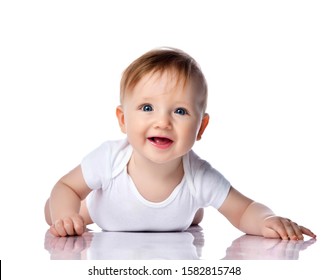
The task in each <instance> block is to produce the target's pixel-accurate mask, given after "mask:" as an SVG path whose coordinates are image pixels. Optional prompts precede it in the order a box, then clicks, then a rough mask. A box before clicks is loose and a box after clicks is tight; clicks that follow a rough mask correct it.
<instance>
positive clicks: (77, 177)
mask: <svg viewBox="0 0 327 280" xmlns="http://www.w3.org/2000/svg"><path fill="white" fill-rule="evenodd" d="M120 103H121V104H120V105H119V106H118V107H117V109H116V116H117V119H118V123H119V126H120V128H121V131H122V132H123V133H124V134H126V138H125V139H123V140H119V141H107V142H105V143H103V144H102V145H101V146H99V147H98V148H97V149H95V150H94V151H93V152H91V153H90V154H88V155H87V156H86V157H84V158H83V160H82V162H81V164H80V165H78V166H77V167H75V168H74V169H73V170H72V171H70V172H69V173H68V174H66V175H64V176H63V177H62V178H61V179H60V180H59V181H58V182H57V183H56V185H55V186H54V188H53V190H52V192H51V196H50V198H49V200H48V201H47V203H46V205H45V217H46V221H47V223H48V224H49V225H50V231H51V233H52V234H53V235H55V236H67V235H81V234H83V232H84V231H85V226H86V225H88V224H91V223H96V224H97V225H98V226H99V227H100V228H102V229H103V230H107V231H183V230H186V229H187V228H188V227H189V226H191V225H196V224H198V223H200V222H201V220H202V217H203V208H204V207H208V206H212V207H215V208H216V209H218V211H219V212H220V213H221V214H223V215H224V216H225V217H226V218H227V219H228V220H229V221H230V222H231V223H232V224H233V225H234V226H235V227H237V228H238V229H239V230H241V231H243V232H245V233H247V234H251V235H261V236H264V237H268V238H281V239H285V240H288V239H291V240H299V239H303V235H308V236H310V237H313V238H315V237H316V235H315V234H314V233H312V232H311V231H310V230H309V229H307V228H305V227H303V226H299V225H298V224H296V223H295V222H293V221H291V220H290V219H287V218H283V217H279V216H276V215H275V214H274V213H273V212H272V210H270V209H269V208H268V207H267V206H265V205H263V204H260V203H257V202H254V201H253V200H251V199H250V198H248V197H246V196H244V195H243V194H241V193H240V192H238V191H237V190H236V189H235V188H233V187H232V186H231V184H230V183H229V182H228V181H227V180H226V179H225V178H224V177H223V175H221V174H220V173H219V172H218V171H217V170H216V169H214V168H213V167H211V166H210V164H209V163H208V162H206V161H205V160H202V159H201V158H199V157H198V156H197V155H196V154H195V153H194V152H193V151H192V147H193V145H194V143H195V141H199V140H200V139H201V137H202V135H203V133H204V131H205V129H206V127H207V125H208V123H209V115H208V114H207V113H206V105H207V83H206V80H205V77H204V75H203V73H202V72H201V70H200V67H199V66H198V64H197V63H196V61H195V60H194V59H193V58H192V57H190V56H189V55H188V54H186V53H184V52H183V51H181V50H177V49H169V48H162V49H155V50H152V51H150V52H147V53H146V54H144V55H142V56H141V57H140V58H138V59H136V60H135V61H134V62H133V63H132V64H131V65H130V66H129V67H128V68H127V69H126V70H125V71H124V73H123V76H122V79H121V86H120Z"/></svg>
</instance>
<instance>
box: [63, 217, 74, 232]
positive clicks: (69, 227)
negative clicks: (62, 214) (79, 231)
mask: <svg viewBox="0 0 327 280" xmlns="http://www.w3.org/2000/svg"><path fill="white" fill-rule="evenodd" d="M63 223H64V229H65V232H66V233H67V234H68V235H75V232H74V224H73V221H72V220H71V219H70V218H65V219H64V220H63Z"/></svg>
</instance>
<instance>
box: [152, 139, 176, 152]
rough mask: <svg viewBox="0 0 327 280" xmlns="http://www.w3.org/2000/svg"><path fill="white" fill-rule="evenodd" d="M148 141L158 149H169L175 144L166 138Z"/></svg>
mask: <svg viewBox="0 0 327 280" xmlns="http://www.w3.org/2000/svg"><path fill="white" fill-rule="evenodd" d="M148 140H149V141H150V142H151V144H153V145H154V146H156V147H158V148H162V149H165V148H168V147H170V145H171V144H172V143H173V141H172V140H170V139H169V138H166V137H149V138H148Z"/></svg>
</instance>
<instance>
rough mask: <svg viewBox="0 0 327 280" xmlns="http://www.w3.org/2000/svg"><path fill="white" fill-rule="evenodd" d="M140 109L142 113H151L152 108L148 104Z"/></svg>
mask: <svg viewBox="0 0 327 280" xmlns="http://www.w3.org/2000/svg"><path fill="white" fill-rule="evenodd" d="M141 109H142V111H144V112H151V111H153V108H152V106H151V105H149V104H146V105H143V106H142V108H141Z"/></svg>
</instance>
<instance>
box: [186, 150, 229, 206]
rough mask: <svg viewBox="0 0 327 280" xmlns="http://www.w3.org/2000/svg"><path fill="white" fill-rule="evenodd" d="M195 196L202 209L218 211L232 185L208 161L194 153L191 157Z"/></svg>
mask: <svg viewBox="0 0 327 280" xmlns="http://www.w3.org/2000/svg"><path fill="white" fill-rule="evenodd" d="M189 160H190V166H191V172H192V175H193V176H192V177H193V183H194V188H195V196H196V198H197V201H198V204H199V206H200V207H207V206H212V207H214V208H216V209H218V208H219V207H220V206H221V205H222V204H223V202H224V201H225V199H226V197H227V195H228V193H229V190H230V187H231V184H230V182H229V181H228V180H227V179H226V178H225V177H224V176H223V175H222V174H221V173H220V172H219V171H218V170H216V169H215V168H213V167H212V166H211V165H210V164H209V163H208V162H207V161H205V160H202V159H200V158H199V157H198V156H197V155H196V154H195V153H194V152H192V153H191V154H190V157H189Z"/></svg>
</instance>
